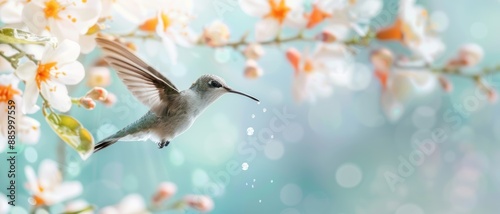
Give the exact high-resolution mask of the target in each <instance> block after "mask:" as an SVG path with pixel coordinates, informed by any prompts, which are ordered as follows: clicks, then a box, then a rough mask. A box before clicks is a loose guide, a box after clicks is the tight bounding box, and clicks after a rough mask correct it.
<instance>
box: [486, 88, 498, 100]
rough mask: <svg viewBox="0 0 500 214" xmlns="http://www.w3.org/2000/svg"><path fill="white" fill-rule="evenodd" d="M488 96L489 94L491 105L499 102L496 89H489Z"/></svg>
mask: <svg viewBox="0 0 500 214" xmlns="http://www.w3.org/2000/svg"><path fill="white" fill-rule="evenodd" d="M486 94H487V97H488V101H489V102H490V103H496V102H497V100H498V93H497V91H496V90H495V89H493V88H488V89H487V90H486Z"/></svg>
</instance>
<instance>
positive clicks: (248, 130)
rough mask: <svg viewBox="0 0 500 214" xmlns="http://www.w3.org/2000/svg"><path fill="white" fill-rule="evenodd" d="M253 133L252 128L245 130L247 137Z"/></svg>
mask: <svg viewBox="0 0 500 214" xmlns="http://www.w3.org/2000/svg"><path fill="white" fill-rule="evenodd" d="M253 133H254V130H253V128H252V127H248V128H247V135H249V136H251V135H253Z"/></svg>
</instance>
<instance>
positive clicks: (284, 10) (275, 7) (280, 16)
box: [265, 0, 291, 24]
mask: <svg viewBox="0 0 500 214" xmlns="http://www.w3.org/2000/svg"><path fill="white" fill-rule="evenodd" d="M269 6H271V11H270V12H269V14H267V15H266V16H265V17H266V18H268V17H270V18H274V19H276V20H278V22H279V23H280V24H281V23H283V21H284V20H285V18H286V15H288V12H290V10H291V9H290V8H289V7H287V6H286V2H285V0H280V2H279V3H276V1H275V0H269Z"/></svg>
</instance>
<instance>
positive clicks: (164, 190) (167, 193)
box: [153, 182, 177, 204]
mask: <svg viewBox="0 0 500 214" xmlns="http://www.w3.org/2000/svg"><path fill="white" fill-rule="evenodd" d="M176 192H177V186H176V185H175V184H174V183H171V182H163V183H161V184H160V186H158V189H157V191H156V193H155V195H154V196H153V203H155V204H159V203H161V202H162V201H164V200H168V199H169V198H170V197H171V196H172V195H174V194H175V193H176Z"/></svg>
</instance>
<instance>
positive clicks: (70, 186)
mask: <svg viewBox="0 0 500 214" xmlns="http://www.w3.org/2000/svg"><path fill="white" fill-rule="evenodd" d="M82 192H83V187H82V184H81V183H80V182H78V181H71V182H64V183H62V184H61V185H59V186H57V187H56V188H55V189H54V191H53V197H52V202H53V203H59V202H62V201H65V200H68V199H71V198H74V197H76V196H78V195H80V194H82Z"/></svg>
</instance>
